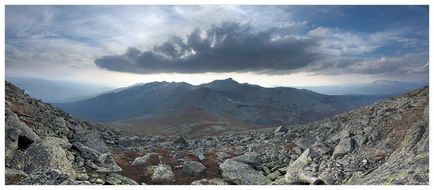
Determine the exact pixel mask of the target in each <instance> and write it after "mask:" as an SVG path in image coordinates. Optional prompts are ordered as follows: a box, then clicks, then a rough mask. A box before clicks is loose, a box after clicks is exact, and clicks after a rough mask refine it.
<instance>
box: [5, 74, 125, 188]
mask: <svg viewBox="0 0 434 190" xmlns="http://www.w3.org/2000/svg"><path fill="white" fill-rule="evenodd" d="M5 91H6V100H5V104H6V106H5V122H6V126H5V132H6V136H5V145H6V154H5V165H6V171H7V173H6V181H7V184H44V185H58V184H104V183H106V181H108V184H109V182H110V178H111V179H112V180H111V181H112V182H113V181H116V180H114V179H116V178H117V179H118V181H117V183H116V184H131V183H134V182H132V181H131V180H129V179H126V177H124V176H121V175H118V174H117V172H120V171H121V170H122V169H121V168H120V167H119V166H118V165H117V164H116V161H115V160H114V159H113V156H112V153H111V150H110V148H108V146H107V145H106V143H105V142H104V140H102V138H101V133H105V132H108V131H110V129H105V128H100V127H99V126H96V125H94V124H91V123H88V122H86V121H82V120H80V119H77V118H73V117H71V116H69V114H67V113H65V112H63V111H62V110H59V109H57V108H54V107H52V106H51V105H49V104H45V103H43V102H41V101H39V100H35V99H32V98H30V97H29V96H28V95H27V94H25V93H24V91H23V90H21V89H18V88H17V87H15V86H13V85H11V84H10V83H7V82H6V89H5ZM110 132H111V133H115V132H113V131H110ZM89 176H92V177H89ZM108 176H109V177H108Z"/></svg>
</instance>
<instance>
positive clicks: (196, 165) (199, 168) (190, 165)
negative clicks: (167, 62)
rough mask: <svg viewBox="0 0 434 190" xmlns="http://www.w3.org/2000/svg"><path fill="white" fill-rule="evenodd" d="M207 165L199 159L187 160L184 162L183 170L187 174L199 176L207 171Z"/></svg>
mask: <svg viewBox="0 0 434 190" xmlns="http://www.w3.org/2000/svg"><path fill="white" fill-rule="evenodd" d="M205 169H206V167H205V166H204V165H203V164H202V163H200V162H197V161H191V160H186V161H185V162H184V163H183V164H182V171H183V172H184V173H186V174H190V175H195V176H198V175H200V174H202V173H203V172H204V171H205Z"/></svg>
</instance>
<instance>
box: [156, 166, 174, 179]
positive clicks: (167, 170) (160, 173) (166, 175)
mask: <svg viewBox="0 0 434 190" xmlns="http://www.w3.org/2000/svg"><path fill="white" fill-rule="evenodd" d="M151 179H152V181H153V182H156V183H164V182H175V175H174V174H173V172H172V168H171V167H170V166H169V165H167V164H158V165H157V167H156V168H155V169H154V173H153V174H152V177H151Z"/></svg>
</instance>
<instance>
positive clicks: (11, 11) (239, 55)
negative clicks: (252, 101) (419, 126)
mask: <svg viewBox="0 0 434 190" xmlns="http://www.w3.org/2000/svg"><path fill="white" fill-rule="evenodd" d="M5 12H6V15H5V19H6V22H5V30H6V31H5V32H6V34H5V35H6V37H5V42H6V44H5V49H6V50H5V61H6V66H5V68H6V69H5V70H6V73H5V74H6V76H7V77H26V78H28V77H33V78H40V79H46V80H63V81H73V82H81V83H89V84H101V85H110V86H114V87H120V86H128V85H132V84H135V83H146V82H152V81H175V82H181V81H183V82H188V83H191V84H201V83H206V82H210V81H213V80H216V79H224V78H228V77H232V78H233V79H235V80H237V81H238V82H247V83H251V84H258V85H261V86H266V87H274V86H327V85H339V84H351V83H369V82H372V81H375V80H397V81H412V82H425V81H426V82H427V81H428V73H429V71H428V70H429V69H428V61H429V60H428V55H429V53H428V45H429V44H428V36H429V31H428V21H429V17H428V15H429V12H428V6H379V5H376V6H246V5H243V6H236V5H218V6H217V5H216V6H210V5H204V6H149V5H141V6H17V5H15V6H11V5H8V6H6V10H5Z"/></svg>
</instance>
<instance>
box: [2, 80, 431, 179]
mask: <svg viewBox="0 0 434 190" xmlns="http://www.w3.org/2000/svg"><path fill="white" fill-rule="evenodd" d="M428 95H429V91H428V88H427V87H426V88H423V89H419V90H416V91H413V92H410V93H408V94H405V95H402V96H397V97H393V98H390V99H388V100H385V101H382V102H378V103H376V104H374V105H371V106H366V107H362V108H360V109H356V110H353V111H350V112H347V113H344V114H340V115H336V116H334V117H331V118H327V119H324V120H321V121H317V122H311V123H307V124H303V125H293V126H280V127H276V128H268V129H255V130H250V131H238V132H234V131H228V132H226V133H222V134H217V135H214V136H206V135H205V136H195V137H189V136H188V135H186V136H152V135H149V136H132V135H127V134H126V133H124V132H121V131H118V130H114V129H112V128H108V127H106V126H102V125H99V124H93V123H90V122H86V121H83V120H80V119H78V118H74V117H72V116H70V115H69V114H67V113H65V112H63V111H62V110H59V109H57V108H54V107H52V106H51V105H49V104H45V103H43V102H41V101H38V100H34V99H32V98H30V97H28V96H27V95H26V94H24V92H23V91H22V90H20V89H18V88H16V87H15V86H13V85H11V84H9V83H6V109H5V122H6V126H5V134H6V136H5V147H6V150H5V162H6V170H5V171H6V172H5V176H6V184H77V185H78V184H81V185H87V184H111V185H118V184H131V185H136V184H185V185H187V184H192V185H232V184H241V185H266V184H271V185H294V184H296V185H297V184H315V185H316V184H329V185H332V184H333V185H335V184H428V181H429V177H428V176H429V170H428V166H429V164H428V163H429V161H428V160H429V150H428V149H429V148H428V141H429V135H428V134H429V127H428V126H429V125H428V124H429V116H428V115H429V107H428V103H429V99H428ZM397 142H398V143H397Z"/></svg>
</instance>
